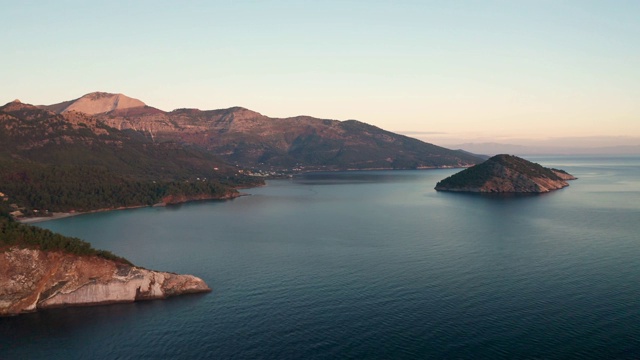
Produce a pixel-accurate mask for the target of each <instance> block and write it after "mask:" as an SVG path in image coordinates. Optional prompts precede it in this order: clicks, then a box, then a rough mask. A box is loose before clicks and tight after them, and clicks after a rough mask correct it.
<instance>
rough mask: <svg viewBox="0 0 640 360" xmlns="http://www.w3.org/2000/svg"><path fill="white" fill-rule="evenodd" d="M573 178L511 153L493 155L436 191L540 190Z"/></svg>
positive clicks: (461, 172)
mask: <svg viewBox="0 0 640 360" xmlns="http://www.w3.org/2000/svg"><path fill="white" fill-rule="evenodd" d="M574 179H575V177H573V176H572V175H570V174H568V173H567V172H565V171H562V170H557V169H549V168H545V167H543V166H541V165H539V164H536V163H533V162H530V161H527V160H525V159H522V158H519V157H517V156H512V155H496V156H494V157H492V158H490V159H488V160H487V161H485V162H483V163H482V164H479V165H476V166H473V167H470V168H468V169H465V170H463V171H460V172H459V173H457V174H454V175H452V176H450V177H448V178H446V179H444V180H442V181H440V182H438V184H437V185H436V187H435V189H436V190H438V191H459V192H482V193H542V192H549V191H551V190H557V189H561V188H563V187H566V186H569V184H568V183H567V182H566V180H574Z"/></svg>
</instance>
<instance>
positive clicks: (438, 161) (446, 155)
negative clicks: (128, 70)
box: [44, 93, 482, 170]
mask: <svg viewBox="0 0 640 360" xmlns="http://www.w3.org/2000/svg"><path fill="white" fill-rule="evenodd" d="M93 94H102V95H101V98H100V99H103V98H105V99H106V98H109V99H111V98H113V97H115V96H121V95H115V94H106V95H105V93H93ZM93 94H88V95H85V96H83V97H82V98H80V99H83V98H87V97H88V98H93V97H95V96H94V95H93ZM78 101H79V100H76V101H72V102H64V103H61V104H56V105H51V106H45V107H44V108H46V109H49V110H53V111H56V112H58V113H62V114H63V113H65V111H69V110H68V109H69V108H71V107H74V106H76V104H77V103H78ZM100 101H102V100H100ZM138 105H139V106H130V107H117V108H109V107H98V106H95V107H91V109H90V112H88V113H89V114H95V115H96V118H97V119H99V120H100V121H102V122H104V123H105V124H107V125H109V126H111V127H114V128H116V129H120V130H127V129H128V130H135V131H138V132H140V133H143V134H145V135H146V136H147V137H149V138H151V139H152V140H153V141H155V142H162V141H174V142H178V143H181V144H190V145H196V146H198V147H201V148H203V149H206V150H208V151H209V152H211V153H212V154H215V155H217V156H220V157H221V158H222V159H223V160H225V161H226V162H227V163H230V164H234V165H239V166H241V167H247V168H259V169H280V170H283V169H293V168H303V169H306V170H323V169H325V170H344V169H415V168H432V167H466V166H471V165H473V164H477V163H479V162H481V161H482V160H481V159H479V158H477V157H475V156H473V155H471V154H469V153H465V152H460V151H454V150H449V149H446V148H443V147H439V146H436V145H432V144H428V143H425V142H422V141H420V140H417V139H413V138H410V137H407V136H403V135H398V134H394V133H392V132H389V131H385V130H383V129H380V128H377V127H375V126H372V125H368V124H365V123H362V122H359V121H356V120H347V121H337V120H327V119H317V118H313V117H309V116H296V117H291V118H270V117H267V116H264V115H262V114H260V113H257V112H255V111H251V110H248V109H245V108H241V107H232V108H228V109H221V110H207V111H203V110H198V109H177V110H173V111H171V112H164V111H162V110H159V109H156V108H153V107H150V106H146V105H144V104H143V103H142V102H140V103H139V104H138ZM75 109H76V110H78V109H80V107H76V108H75ZM97 109H100V110H104V111H103V112H101V113H98V114H96V112H95V111H97ZM105 109H107V110H105ZM78 111H82V110H78Z"/></svg>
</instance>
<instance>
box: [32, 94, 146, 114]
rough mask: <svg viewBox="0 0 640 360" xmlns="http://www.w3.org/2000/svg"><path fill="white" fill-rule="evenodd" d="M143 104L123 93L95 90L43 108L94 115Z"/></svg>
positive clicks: (59, 111) (142, 105) (143, 104)
mask: <svg viewBox="0 0 640 360" xmlns="http://www.w3.org/2000/svg"><path fill="white" fill-rule="evenodd" d="M144 106H146V104H145V103H143V102H142V101H140V100H138V99H134V98H130V97H128V96H126V95H123V94H112V93H107V92H100V91H96V92H92V93H89V94H86V95H83V96H82V97H80V98H78V99H76V100H71V101H65V102H62V103H58V104H53V105H47V106H43V108H45V109H48V110H51V111H54V112H57V113H65V112H69V111H78V112H82V113H85V114H89V115H95V114H102V113H106V112H111V111H114V110H122V109H131V108H137V107H144Z"/></svg>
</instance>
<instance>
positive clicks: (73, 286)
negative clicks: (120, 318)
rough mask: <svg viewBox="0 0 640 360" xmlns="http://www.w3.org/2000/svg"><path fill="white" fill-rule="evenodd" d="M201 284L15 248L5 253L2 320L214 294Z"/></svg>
mask: <svg viewBox="0 0 640 360" xmlns="http://www.w3.org/2000/svg"><path fill="white" fill-rule="evenodd" d="M209 291H211V289H210V288H209V287H208V286H207V284H206V283H205V282H204V281H203V280H202V279H200V278H197V277H195V276H192V275H178V274H173V273H168V272H159V271H152V270H147V269H143V268H139V267H136V266H133V265H130V264H127V263H124V262H119V261H114V260H109V259H104V258H101V257H99V256H81V255H75V254H69V253H66V252H62V251H42V250H38V249H29V248H19V247H13V248H10V249H7V250H6V251H4V252H0V316H7V315H17V314H21V313H27V312H34V311H37V310H40V309H47V308H55V307H66V306H87V305H100V304H111V303H126V302H133V301H139V300H152V299H164V298H167V297H170V296H175V295H181V294H188V293H201V292H209Z"/></svg>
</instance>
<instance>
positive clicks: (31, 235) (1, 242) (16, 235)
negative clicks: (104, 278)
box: [0, 212, 133, 265]
mask: <svg viewBox="0 0 640 360" xmlns="http://www.w3.org/2000/svg"><path fill="white" fill-rule="evenodd" d="M10 247H19V248H33V249H39V250H42V251H63V252H65V253H69V254H75V255H84V256H98V257H101V258H104V259H107V260H113V261H116V262H119V263H124V264H129V265H133V264H131V263H130V262H129V261H128V260H127V259H124V258H122V257H119V256H116V255H114V254H112V253H111V252H109V251H105V250H96V249H94V248H92V247H91V245H90V244H89V243H87V242H86V241H82V240H80V239H78V238H73V237H68V236H63V235H60V234H56V233H53V232H51V231H49V230H45V229H40V228H38V227H35V226H30V225H25V224H20V223H18V222H15V221H13V220H12V219H11V217H9V216H8V215H7V214H6V213H2V212H0V250H5V251H6V250H7V249H9V248H10Z"/></svg>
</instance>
